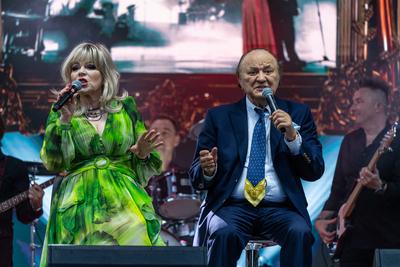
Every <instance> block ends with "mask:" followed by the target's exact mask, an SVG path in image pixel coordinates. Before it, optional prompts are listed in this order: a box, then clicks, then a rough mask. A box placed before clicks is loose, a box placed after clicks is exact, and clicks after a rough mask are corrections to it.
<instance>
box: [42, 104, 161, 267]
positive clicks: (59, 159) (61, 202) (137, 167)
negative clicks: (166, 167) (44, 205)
mask: <svg viewBox="0 0 400 267" xmlns="http://www.w3.org/2000/svg"><path fill="white" fill-rule="evenodd" d="M122 103H123V108H122V109H121V111H119V112H116V113H108V116H107V121H106V124H105V128H104V132H103V133H102V135H101V136H100V135H99V134H98V133H97V131H96V129H95V127H94V126H92V124H91V123H90V122H89V121H87V119H86V118H85V117H84V116H79V117H73V118H72V120H71V122H70V124H67V125H66V124H61V123H60V120H59V116H60V115H59V113H58V112H53V111H51V113H50V115H49V118H48V121H47V127H46V133H45V136H44V142H43V147H42V150H41V154H40V155H41V158H42V160H43V163H44V165H45V166H46V167H47V168H48V169H49V170H51V171H62V170H67V171H68V175H67V176H65V177H64V178H63V180H62V181H61V183H60V185H59V187H58V190H57V191H56V192H55V193H54V194H53V199H52V205H51V209H50V216H49V221H48V225H47V230H46V238H45V244H44V246H43V252H42V258H41V264H40V266H46V260H47V259H46V257H47V245H48V244H76V245H139V246H151V245H163V244H164V243H163V241H162V239H161V237H160V235H159V234H160V228H161V223H160V221H159V219H158V218H157V217H156V215H155V212H154V209H153V205H152V201H151V198H150V197H149V196H148V194H147V193H146V191H145V190H144V189H143V188H144V186H145V185H146V184H147V181H148V179H149V178H150V177H151V176H153V175H155V174H159V172H160V168H161V160H160V158H159V155H158V153H157V152H155V151H153V152H152V153H151V154H150V157H149V158H148V159H146V160H140V159H139V158H137V157H136V156H135V155H134V154H133V153H131V152H129V148H130V147H131V146H132V145H133V144H135V143H136V141H137V139H138V137H139V136H140V135H141V134H142V133H143V132H145V131H146V129H145V126H144V123H143V121H142V120H141V118H140V115H139V112H138V110H137V107H136V104H135V102H134V100H133V98H132V97H127V98H125V99H124V100H122ZM114 104H117V102H116V101H115V102H114Z"/></svg>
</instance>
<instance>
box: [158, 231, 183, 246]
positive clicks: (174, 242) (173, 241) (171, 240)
mask: <svg viewBox="0 0 400 267" xmlns="http://www.w3.org/2000/svg"><path fill="white" fill-rule="evenodd" d="M160 235H161V239H162V240H163V241H164V242H165V245H167V246H181V244H180V243H179V240H178V239H177V238H176V237H175V235H174V234H172V233H170V232H169V231H167V230H165V229H161V232H160Z"/></svg>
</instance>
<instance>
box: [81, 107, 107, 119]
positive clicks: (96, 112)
mask: <svg viewBox="0 0 400 267" xmlns="http://www.w3.org/2000/svg"><path fill="white" fill-rule="evenodd" d="M104 113H106V112H105V111H104V109H102V108H95V109H88V110H87V111H86V112H85V113H84V115H85V117H86V119H88V120H89V121H99V120H101V118H102V117H103V115H104Z"/></svg>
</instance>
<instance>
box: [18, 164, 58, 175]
mask: <svg viewBox="0 0 400 267" xmlns="http://www.w3.org/2000/svg"><path fill="white" fill-rule="evenodd" d="M25 164H26V166H27V168H28V172H29V173H30V174H34V175H54V174H57V173H56V172H51V171H48V170H47V169H46V167H44V165H43V163H41V162H36V161H25Z"/></svg>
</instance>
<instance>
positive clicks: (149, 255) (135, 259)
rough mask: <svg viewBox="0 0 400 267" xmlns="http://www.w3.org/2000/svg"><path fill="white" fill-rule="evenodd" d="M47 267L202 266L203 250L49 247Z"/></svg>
mask: <svg viewBox="0 0 400 267" xmlns="http://www.w3.org/2000/svg"><path fill="white" fill-rule="evenodd" d="M47 262H48V266H49V267H66V266H71V267H78V266H79V267H81V266H82V267H83V266H92V267H94V266H96V267H97V266H98V267H103V266H104V267H105V266H110V267H117V266H118V267H127V266H132V267H139V266H143V267H167V266H174V267H206V266H207V252H206V248H204V247H137V246H75V245H49V250H48V256H47Z"/></svg>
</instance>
